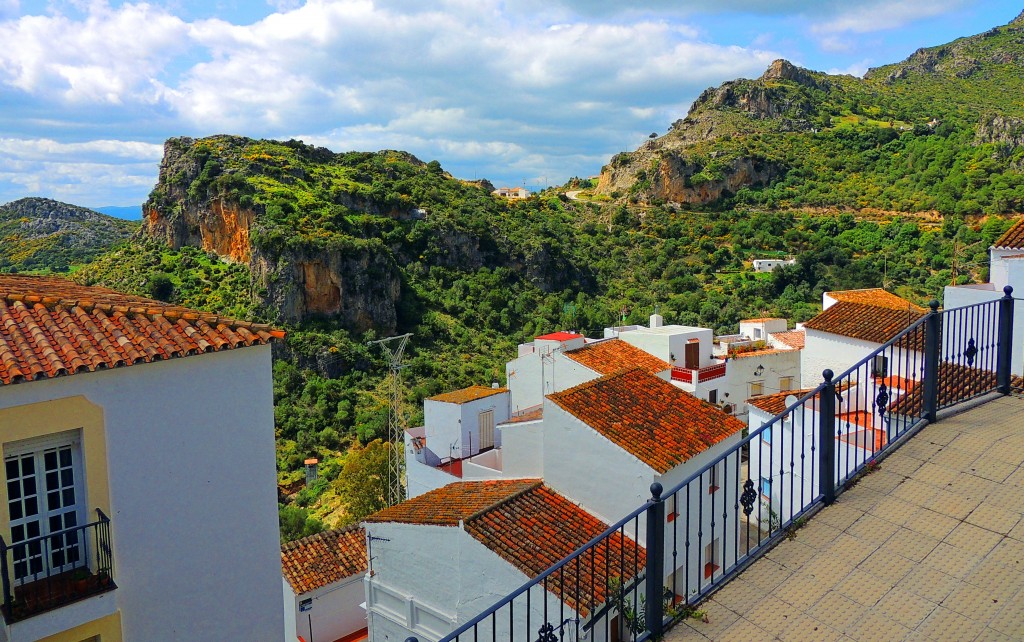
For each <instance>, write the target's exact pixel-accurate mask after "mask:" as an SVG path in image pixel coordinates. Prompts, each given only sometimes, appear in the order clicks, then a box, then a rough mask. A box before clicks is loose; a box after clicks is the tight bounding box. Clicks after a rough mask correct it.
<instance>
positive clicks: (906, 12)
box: [813, 0, 965, 34]
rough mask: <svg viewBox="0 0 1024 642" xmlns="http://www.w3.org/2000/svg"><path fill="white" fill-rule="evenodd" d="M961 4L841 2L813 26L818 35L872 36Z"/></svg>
mask: <svg viewBox="0 0 1024 642" xmlns="http://www.w3.org/2000/svg"><path fill="white" fill-rule="evenodd" d="M964 4H965V0H899V1H896V2H884V3H883V2H860V3H843V8H842V10H841V11H838V12H837V14H836V15H835V16H833V17H830V18H828V19H826V20H824V21H821V22H819V23H817V24H815V25H814V27H813V30H814V32H815V33H819V34H833V33H872V32H875V31H882V30H886V29H896V28H898V27H902V26H904V25H906V24H908V23H910V22H914V21H917V20H922V19H924V18H934V17H936V16H941V15H944V14H946V13H949V12H951V11H953V10H955V9H958V8H960V7H962V6H963V5H964Z"/></svg>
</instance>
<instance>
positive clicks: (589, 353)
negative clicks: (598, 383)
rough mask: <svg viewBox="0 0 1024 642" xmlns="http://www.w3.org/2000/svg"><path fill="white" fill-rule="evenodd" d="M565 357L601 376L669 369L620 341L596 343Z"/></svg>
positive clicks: (648, 354) (655, 359)
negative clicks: (642, 370) (635, 369)
mask: <svg viewBox="0 0 1024 642" xmlns="http://www.w3.org/2000/svg"><path fill="white" fill-rule="evenodd" d="M565 356H567V357H569V358H570V359H572V360H573V361H575V362H576V363H579V364H581V365H583V366H586V367H587V368H590V369H591V370H593V371H594V372H596V373H597V374H602V375H605V374H611V373H613V372H618V371H619V370H627V369H630V368H642V369H644V370H646V371H647V372H650V373H652V374H654V373H658V372H664V371H666V370H668V369H669V368H671V366H670V365H669V364H668V362H667V361H662V360H661V359H659V358H658V357H655V356H654V355H652V354H650V353H649V352H645V351H643V350H641V349H640V348H637V347H636V346H633V345H630V344H628V343H626V342H625V341H623V340H622V339H608V340H607V341H597V342H595V343H591V344H588V345H585V346H583V347H582V348H577V349H575V350H569V351H567V352H566V353H565Z"/></svg>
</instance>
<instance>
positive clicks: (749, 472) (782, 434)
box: [407, 287, 1021, 642]
mask: <svg viewBox="0 0 1024 642" xmlns="http://www.w3.org/2000/svg"><path fill="white" fill-rule="evenodd" d="M1004 294H1005V296H1004V297H1002V298H999V299H996V300H993V301H988V302H985V303H978V304H974V305H969V306H965V307H961V308H954V309H950V310H943V311H939V309H938V305H939V304H938V302H935V301H933V302H932V303H931V306H930V307H931V309H930V310H929V311H927V312H914V311H909V312H908V313H907V316H906V317H904V318H902V319H900V320H899V321H898V322H899V323H900V326H901V327H902V328H903V329H902V330H900V331H899V332H898V333H897V334H896V335H895V336H894V337H893V338H892V339H891V340H889V341H888V342H886V343H885V344H884V345H882V346H881V347H879V348H878V349H876V350H874V351H872V352H871V353H870V354H868V355H867V356H865V357H864V358H862V359H860V360H859V361H856V362H855V363H853V364H852V365H849V367H847V368H846V369H845V370H843V371H842V372H841V373H840V374H838V375H835V374H834V373H833V371H832V370H825V371H824V373H823V378H824V380H823V381H822V382H821V383H820V384H819V385H817V386H816V387H814V388H813V389H808V390H802V391H796V392H794V393H793V394H792V397H786V398H785V400H784V402H783V403H782V407H784V409H783V410H782V411H781V412H779V413H778V414H776V415H774V416H773V417H771V418H770V419H768V420H767V421H764V422H763V423H762V425H760V426H759V427H758V428H756V429H754V430H751V431H749V433H748V434H745V435H739V436H737V438H735V439H733V440H732V441H730V442H728V446H727V449H726V450H725V452H723V453H722V454H720V455H718V456H717V457H716V458H715V459H714V460H713V461H710V462H709V463H708V464H707V465H705V466H704V467H703V468H701V469H700V470H698V471H696V472H694V473H693V474H692V475H691V476H690V477H689V478H687V479H686V480H684V481H683V482H681V483H679V484H678V485H676V486H675V487H673V488H670V489H668V490H667V491H666V490H664V489H662V487H661V484H658V483H655V484H653V485H652V486H651V493H652V496H651V499H650V500H649V501H648V502H647V503H646V504H645V505H644V506H641V507H639V508H637V509H635V510H633V511H632V512H631V513H630V514H629V515H627V516H626V517H624V518H623V519H621V520H620V521H618V522H617V523H616V524H615V525H613V526H611V527H610V528H608V529H607V530H606V531H605V532H604V533H602V534H601V535H600V536H598V537H596V538H594V539H593V540H591V541H590V542H589V543H587V544H586V545H585V546H583V547H581V548H580V549H578V550H577V551H576V552H574V553H573V554H571V555H569V556H568V557H566V558H565V559H563V560H561V561H560V562H558V563H557V564H555V565H553V566H552V567H550V568H549V569H547V570H546V571H545V572H543V573H541V574H540V575H539V576H537V577H536V578H534V579H532V580H530V581H529V582H527V583H526V584H524V585H523V586H521V587H520V588H519V589H517V590H516V591H514V592H512V593H510V594H509V595H507V596H506V597H504V598H502V599H501V600H500V601H498V602H497V603H496V604H494V605H492V606H491V607H490V608H489V609H487V610H485V611H484V612H483V613H481V614H480V615H478V616H476V617H474V618H473V619H471V620H469V621H468V622H465V623H464V624H462V625H461V626H459V627H458V628H456V629H455V630H454V631H453V632H451V633H449V634H448V635H446V636H445V637H443V638H442V639H441V642H454V641H459V642H468V641H472V642H479V641H482V640H488V641H491V642H497V641H498V640H501V641H504V642H518V641H521V642H560V641H562V640H595V641H605V640H612V639H621V640H631V641H633V642H644V641H646V640H650V639H656V638H658V637H659V636H661V635H662V634H663V632H664V631H665V630H666V628H669V627H671V626H672V625H673V624H674V623H675V622H678V621H679V620H680V619H681V618H683V617H686V616H687V615H692V614H693V613H694V609H695V607H696V605H697V604H698V603H699V602H700V601H701V600H703V599H704V598H706V597H707V596H708V595H709V594H710V593H712V592H713V591H715V590H716V589H717V588H718V587H719V586H721V585H722V584H723V583H724V582H726V581H727V580H729V579H730V578H731V577H733V576H735V575H736V574H737V573H739V572H740V571H742V570H743V569H744V568H745V567H747V566H748V565H750V564H751V563H752V562H753V561H754V560H755V559H757V558H758V557H759V556H760V555H762V554H763V553H764V552H766V551H767V550H768V549H769V548H770V547H771V546H773V545H774V544H775V543H776V542H778V541H779V540H780V539H781V538H782V537H783V536H784V535H785V534H787V533H789V532H791V529H793V528H795V527H799V525H800V523H801V522H802V520H804V519H805V518H806V517H807V516H808V515H809V514H811V513H813V512H814V511H816V510H818V509H819V508H820V507H822V506H824V505H828V504H831V503H832V502H833V501H835V498H836V496H837V495H838V494H839V493H841V492H842V491H843V490H844V489H845V488H847V487H849V485H850V484H851V483H852V482H854V481H855V480H856V479H857V477H858V475H861V474H863V473H864V472H865V471H866V470H869V469H870V468H872V467H873V466H874V464H875V463H876V462H877V461H879V459H880V458H882V457H884V456H885V455H886V454H887V453H888V452H889V451H891V450H892V449H894V448H896V447H898V446H899V445H901V444H902V443H903V442H904V441H906V439H907V438H909V436H910V435H912V434H913V433H915V432H916V431H917V430H919V429H920V428H921V427H923V426H924V425H926V424H927V423H929V422H934V421H935V420H936V413H937V412H938V411H939V410H942V409H945V408H950V407H953V406H956V405H959V404H962V403H964V402H967V401H969V400H971V399H974V398H977V397H981V396H983V395H986V394H988V393H993V392H998V393H1002V394H1007V393H1009V392H1010V391H1011V388H1017V389H1019V387H1020V386H1021V380H1020V378H1019V377H1012V376H1011V367H1010V366H1011V361H1012V354H1013V353H1012V350H1011V345H1012V327H1013V305H1014V300H1013V298H1012V289H1011V288H1009V287H1007V288H1004ZM755 406H756V404H755ZM755 414H756V413H755V411H751V416H752V421H754V419H753V417H754V416H755ZM752 425H753V424H752ZM744 432H747V431H744ZM631 547H632V548H631ZM629 550H634V551H636V554H635V555H632V556H630V555H628V554H627V551H629ZM612 551H619V557H616V556H615V555H614V554H611V553H610V552H612ZM641 560H642V563H641ZM651 596H657V597H656V598H654V599H652V598H651ZM408 640H409V641H415V640H416V638H409V639H408ZM407 642H408V641H407Z"/></svg>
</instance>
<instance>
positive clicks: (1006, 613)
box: [988, 594, 1024, 640]
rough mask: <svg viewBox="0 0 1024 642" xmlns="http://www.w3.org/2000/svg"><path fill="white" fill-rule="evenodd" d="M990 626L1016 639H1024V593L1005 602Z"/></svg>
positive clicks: (990, 622)
mask: <svg viewBox="0 0 1024 642" xmlns="http://www.w3.org/2000/svg"><path fill="white" fill-rule="evenodd" d="M988 626H989V627H990V628H992V629H995V630H996V631H999V632H1000V633H1003V634H1005V635H1009V636H1010V637H1012V638H1014V639H1015V640H1024V595H1020V594H1018V595H1017V596H1016V597H1015V598H1013V599H1011V600H1009V601H1008V602H1007V603H1006V604H1004V605H1003V608H1002V609H1001V610H1000V611H999V613H997V614H996V615H995V617H993V618H992V619H991V620H990V621H989V623H988Z"/></svg>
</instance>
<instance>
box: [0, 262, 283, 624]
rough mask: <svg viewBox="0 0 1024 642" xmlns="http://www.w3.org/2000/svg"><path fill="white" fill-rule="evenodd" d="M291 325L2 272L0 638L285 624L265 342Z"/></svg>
mask: <svg viewBox="0 0 1024 642" xmlns="http://www.w3.org/2000/svg"><path fill="white" fill-rule="evenodd" d="M283 336H284V333H282V332H279V331H276V330H272V329H271V328H269V327H267V326H262V325H257V324H251V323H246V322H243V321H235V320H230V319H223V318H219V317H217V316H215V315H211V314H207V313H203V312H196V311H192V310H187V309H184V308H180V307H176V306H171V305H168V304H166V303H162V302H160V301H153V300H150V299H144V298H141V297H135V296H129V295H124V294H120V293H118V292H114V291H112V290H107V289H105V288H97V287H86V286H81V285H78V284H75V283H71V282H68V281H65V280H62V279H57V278H51V277H30V276H15V275H0V427H2V432H0V441H2V449H3V457H4V472H5V480H4V482H5V483H4V484H2V485H0V534H2V536H3V541H4V544H5V550H3V551H2V553H0V554H2V555H3V557H4V559H5V561H6V562H7V564H5V568H4V571H5V572H6V573H7V577H6V578H5V584H7V585H8V586H9V587H10V594H8V595H5V596H2V597H3V599H4V601H5V602H6V604H5V608H4V613H3V616H4V625H3V627H2V628H0V640H4V641H5V642H22V641H30V640H43V639H46V640H91V641H94V640H100V641H102V642H116V641H120V640H182V641H185V640H212V639H223V640H275V641H277V640H281V639H283V638H287V637H288V635H287V634H288V632H286V630H285V624H284V616H283V613H282V608H281V604H282V594H281V574H280V573H281V570H280V569H281V567H280V557H279V555H280V542H279V531H278V517H277V507H276V498H275V461H274V415H273V397H272V395H273V393H272V381H271V354H270V345H269V344H270V342H271V341H272V340H274V339H275V338H280V337H283ZM292 633H293V632H292Z"/></svg>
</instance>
